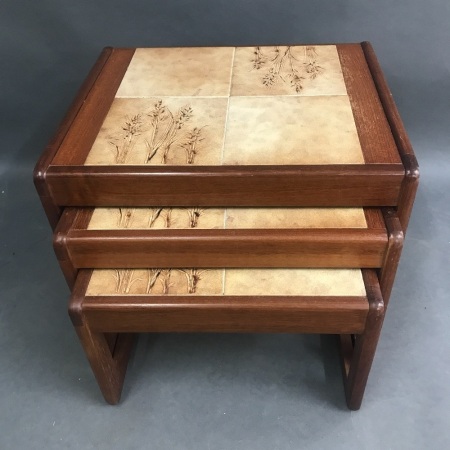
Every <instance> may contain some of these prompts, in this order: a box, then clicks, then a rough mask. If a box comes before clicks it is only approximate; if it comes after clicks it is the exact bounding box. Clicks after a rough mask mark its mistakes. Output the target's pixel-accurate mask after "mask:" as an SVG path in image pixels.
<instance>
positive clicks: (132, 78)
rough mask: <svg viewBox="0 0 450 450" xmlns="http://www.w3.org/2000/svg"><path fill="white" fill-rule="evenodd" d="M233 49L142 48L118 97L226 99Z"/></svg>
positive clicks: (120, 88) (130, 67)
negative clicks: (223, 97) (216, 97)
mask: <svg viewBox="0 0 450 450" xmlns="http://www.w3.org/2000/svg"><path fill="white" fill-rule="evenodd" d="M233 53H234V48H232V47H209V48H207V47H205V48H139V49H137V50H136V52H135V54H134V56H133V59H132V60H131V63H130V65H129V67H128V70H127V72H126V74H125V76H124V78H123V80H122V83H121V85H120V86H119V89H118V91H117V94H116V96H117V97H154V96H197V95H198V96H227V95H228V93H229V91H230V77H231V64H232V59H233Z"/></svg>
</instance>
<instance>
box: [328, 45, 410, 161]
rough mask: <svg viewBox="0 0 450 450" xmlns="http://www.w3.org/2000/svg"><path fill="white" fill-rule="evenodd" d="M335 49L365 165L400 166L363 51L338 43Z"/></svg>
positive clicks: (358, 46) (357, 47) (356, 47)
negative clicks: (397, 164) (390, 164)
mask: <svg viewBox="0 0 450 450" xmlns="http://www.w3.org/2000/svg"><path fill="white" fill-rule="evenodd" d="M337 50H338V54H339V58H340V60H341V67H342V74H343V76H344V80H345V84H346V86H347V93H348V96H349V98H350V104H351V106H352V110H353V117H354V119H355V124H356V129H357V131H358V136H359V141H360V144H361V148H362V151H363V155H364V160H365V162H366V163H368V164H371V163H375V164H376V163H378V164H379V163H384V164H386V163H400V162H401V161H400V157H399V154H398V151H397V148H396V145H395V142H394V139H393V137H392V133H391V130H390V127H389V123H388V121H387V120H386V117H385V115H384V113H383V107H382V105H381V102H380V99H379V97H378V93H377V90H376V88H375V85H374V82H373V79H372V76H371V73H370V70H369V68H368V67H367V62H366V59H365V57H364V52H363V49H362V48H361V46H360V45H357V44H339V45H337Z"/></svg>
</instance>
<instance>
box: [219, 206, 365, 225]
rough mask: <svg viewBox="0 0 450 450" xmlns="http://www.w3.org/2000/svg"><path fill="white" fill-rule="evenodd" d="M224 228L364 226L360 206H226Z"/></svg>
mask: <svg viewBox="0 0 450 450" xmlns="http://www.w3.org/2000/svg"><path fill="white" fill-rule="evenodd" d="M225 227H226V228H231V229H239V228H367V223H366V218H365V215H364V210H363V209H362V208H228V209H227V217H226V225H225Z"/></svg>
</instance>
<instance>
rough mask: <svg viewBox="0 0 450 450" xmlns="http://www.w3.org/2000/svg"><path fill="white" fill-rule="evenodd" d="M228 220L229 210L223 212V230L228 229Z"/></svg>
mask: <svg viewBox="0 0 450 450" xmlns="http://www.w3.org/2000/svg"><path fill="white" fill-rule="evenodd" d="M227 219H228V208H225V209H224V212H223V229H224V230H226V228H227Z"/></svg>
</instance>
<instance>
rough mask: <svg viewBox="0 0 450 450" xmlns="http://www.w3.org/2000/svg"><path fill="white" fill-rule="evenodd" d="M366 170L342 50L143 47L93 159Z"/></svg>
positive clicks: (95, 146)
mask: <svg viewBox="0 0 450 450" xmlns="http://www.w3.org/2000/svg"><path fill="white" fill-rule="evenodd" d="M362 163H364V157H363V153H362V150H361V145H360V142H359V138H358V133H357V130H356V125H355V121H354V118H353V113H352V109H351V106H350V100H349V97H348V95H347V91H346V86H345V83H344V78H343V75H342V70H341V64H340V60H339V55H338V53H337V50H336V47H335V46H332V45H329V46H291V47H238V48H233V47H218V48H163V49H161V48H155V49H137V50H136V52H135V54H134V56H133V58H132V60H131V63H130V65H129V67H128V69H127V72H126V73H125V76H124V78H123V80H122V83H121V85H120V87H119V89H118V91H117V94H116V98H115V99H114V101H113V103H112V106H111V108H110V110H109V113H108V114H107V116H106V118H105V120H104V122H103V125H102V127H101V129H100V132H99V134H98V136H97V139H96V140H95V142H94V144H93V146H92V149H91V151H90V153H89V155H88V157H87V159H86V161H85V164H86V165H113V164H120V165H123V164H130V165H140V164H150V165H158V164H167V165H185V164H193V165H295V164H299V165H302V164H311V165H315V164H362Z"/></svg>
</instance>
